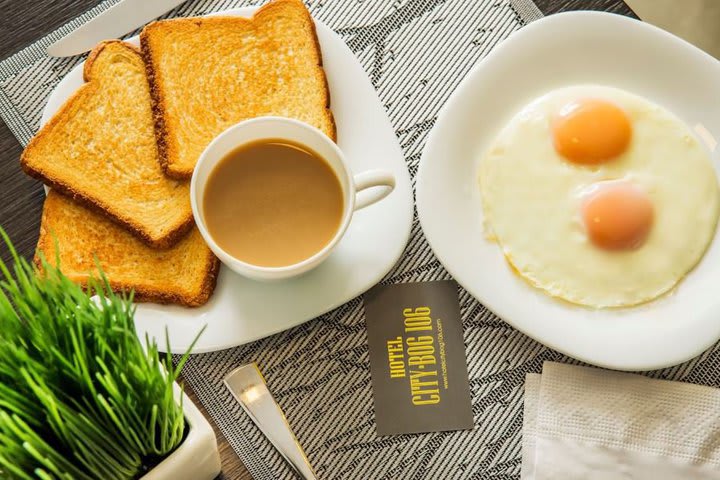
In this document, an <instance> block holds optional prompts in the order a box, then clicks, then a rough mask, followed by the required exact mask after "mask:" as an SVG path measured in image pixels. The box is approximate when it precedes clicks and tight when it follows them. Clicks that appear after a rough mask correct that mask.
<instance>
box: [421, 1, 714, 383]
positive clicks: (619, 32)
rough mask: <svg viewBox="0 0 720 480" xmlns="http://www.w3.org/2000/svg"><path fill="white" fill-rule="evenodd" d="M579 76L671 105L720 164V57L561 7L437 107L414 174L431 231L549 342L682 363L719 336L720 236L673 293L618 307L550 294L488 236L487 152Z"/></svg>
mask: <svg viewBox="0 0 720 480" xmlns="http://www.w3.org/2000/svg"><path fill="white" fill-rule="evenodd" d="M582 84H600V85H607V86H613V87H615V88H621V89H627V90H628V91H631V92H634V93H636V94H638V95H642V96H645V97H646V98H648V99H649V100H651V101H654V102H656V103H658V104H659V105H662V106H664V107H665V108H667V109H668V110H670V111H672V112H674V113H675V114H677V115H678V117H679V118H680V119H681V120H682V121H684V123H685V124H686V125H688V126H689V127H690V128H692V129H693V130H694V131H695V133H697V136H698V138H699V140H701V142H702V143H704V145H705V147H706V149H707V153H708V154H709V155H710V159H711V160H712V162H713V165H714V167H715V170H716V174H717V173H718V172H720V167H719V166H718V165H720V157H719V155H720V150H718V149H716V140H714V139H713V135H715V138H717V135H718V132H720V109H719V108H717V106H716V105H715V104H717V101H715V100H713V99H714V98H716V96H717V95H716V92H717V90H718V86H720V63H718V62H717V61H716V60H715V59H713V58H712V57H710V56H709V55H707V54H706V53H704V52H702V51H701V50H699V49H698V48H696V47H694V46H692V45H690V44H689V43H687V42H685V41H684V40H681V39H679V38H677V37H675V36H673V35H671V34H669V33H667V32H664V31H662V30H660V29H659V28H656V27H653V26H651V25H649V24H646V23H643V22H639V21H636V20H632V19H628V18H625V17H621V16H618V15H612V14H608V13H598V12H571V13H562V14H558V15H552V16H549V17H546V18H545V19H542V20H538V21H537V22H533V23H532V24H530V25H528V26H527V27H524V28H523V29H521V30H519V31H518V32H516V33H514V34H513V35H512V36H510V38H508V39H507V40H506V41H505V42H503V43H502V44H501V45H499V46H498V47H497V48H496V49H495V50H493V52H492V53H491V54H490V55H488V56H487V57H486V58H485V59H484V60H483V61H482V62H481V63H479V64H478V65H477V66H476V67H475V69H474V70H473V71H472V72H470V73H469V74H468V76H467V77H466V78H465V80H464V81H463V82H462V83H461V84H460V85H459V86H458V88H457V89H456V90H455V92H454V93H453V96H452V97H451V98H450V100H448V102H447V104H446V105H445V106H444V108H443V109H442V111H441V112H440V114H439V115H438V119H437V122H436V123H435V126H434V128H433V130H432V132H431V133H430V136H429V138H428V141H427V143H426V146H425V150H424V152H423V157H422V160H421V163H420V168H419V171H418V175H417V207H418V215H419V217H420V222H421V224H422V227H423V231H424V232H425V235H426V236H427V239H428V241H429V243H430V245H431V247H432V249H433V251H434V252H435V254H436V255H437V257H438V259H439V260H440V261H441V262H442V263H443V265H444V266H445V267H446V268H447V270H448V271H449V272H450V273H451V274H452V275H453V277H455V279H456V280H457V281H458V282H459V283H460V284H461V285H462V286H463V287H464V288H465V289H467V290H468V292H470V293H471V294H472V295H473V296H474V297H476V298H477V299H478V300H479V301H480V302H482V303H483V304H484V305H485V306H487V307H488V308H489V309H490V310H492V311H493V312H495V313H496V314H497V315H498V316H500V317H501V318H502V319H503V320H505V321H507V322H508V323H509V324H511V325H512V326H514V327H516V328H517V329H519V330H521V331H522V332H524V333H526V334H527V335H529V336H531V337H533V338H535V339H537V340H538V341H540V342H542V343H544V344H545V345H548V346H549V347H552V348H554V349H556V350H559V351H561V352H563V353H566V354H568V355H570V356H572V357H575V358H577V359H579V360H583V361H585V362H588V363H592V364H595V365H600V366H603V367H608V368H614V369H622V370H650V369H656V368H662V367H666V366H670V365H676V364H678V363H681V362H683V361H685V360H688V359H690V358H692V357H694V356H696V355H699V354H700V353H702V352H703V351H704V350H705V349H706V348H708V347H710V346H711V345H712V344H714V343H715V342H716V341H717V339H718V338H720V321H718V317H719V315H720V301H719V300H718V295H717V285H718V283H719V282H720V268H718V265H720V263H719V262H720V236H718V235H717V233H716V234H715V238H714V240H713V241H712V243H711V245H710V247H709V249H708V250H707V251H706V253H705V256H704V258H703V259H702V260H701V261H700V263H699V264H698V266H697V267H696V268H695V269H694V270H692V271H691V272H690V273H689V274H688V275H687V277H686V278H685V279H684V280H682V281H681V282H680V283H679V285H678V286H677V287H676V288H675V290H674V291H672V292H670V293H669V294H667V295H665V296H662V297H659V298H657V299H655V300H653V301H650V302H649V303H646V304H642V305H639V306H636V307H626V308H616V309H593V308H586V307H581V306H576V305H573V304H570V303H566V302H562V301H560V300H556V299H554V298H551V297H550V296H549V295H547V294H545V293H544V292H542V291H540V290H539V289H536V288H534V287H532V286H530V284H529V283H527V282H525V281H524V280H523V278H521V276H520V275H518V274H516V273H514V272H513V271H512V269H511V267H510V266H509V264H508V262H507V261H506V259H505V257H504V255H503V252H502V250H501V248H500V247H498V245H497V244H496V243H494V242H491V241H489V240H488V239H487V238H486V236H485V231H484V229H483V219H484V218H485V217H484V213H483V204H482V201H481V194H480V187H479V181H478V176H479V175H478V168H479V164H480V159H481V158H482V155H483V153H484V152H485V151H486V150H487V148H488V146H489V145H490V144H491V142H492V140H493V138H494V137H495V136H496V135H497V133H498V132H499V131H500V130H501V128H502V127H503V125H505V124H506V122H508V121H509V120H510V118H512V116H513V115H514V114H515V112H517V111H518V110H519V109H521V108H522V106H523V105H526V104H527V103H528V102H530V101H532V99H534V98H538V97H540V96H541V95H543V94H545V93H547V92H549V91H551V90H554V89H557V88H561V87H565V86H568V85H582ZM478 112H482V115H479V114H478ZM677 181H683V179H677ZM692 214H693V212H688V215H692Z"/></svg>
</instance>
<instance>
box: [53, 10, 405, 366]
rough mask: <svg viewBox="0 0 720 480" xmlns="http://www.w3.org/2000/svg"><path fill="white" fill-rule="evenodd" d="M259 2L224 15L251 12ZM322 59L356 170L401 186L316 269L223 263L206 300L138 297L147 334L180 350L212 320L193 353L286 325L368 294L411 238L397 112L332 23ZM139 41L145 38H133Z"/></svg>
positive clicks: (78, 70)
mask: <svg viewBox="0 0 720 480" xmlns="http://www.w3.org/2000/svg"><path fill="white" fill-rule="evenodd" d="M255 10H256V8H253V7H249V8H239V9H233V10H228V11H225V12H219V13H217V14H216V15H218V14H220V15H239V16H250V15H252V13H253V12H254V11H255ZM315 23H316V26H317V33H318V37H319V39H320V46H321V48H322V55H323V63H324V67H325V72H326V74H327V79H328V84H329V86H330V97H331V102H332V103H331V108H332V110H333V114H334V116H335V121H336V123H337V129H338V145H339V146H340V148H341V149H342V150H343V151H344V152H345V154H346V155H347V158H348V161H349V162H350V164H351V166H352V168H353V170H354V171H355V172H360V171H363V170H367V169H370V168H383V169H389V170H391V171H392V172H393V173H394V174H395V177H396V179H397V186H396V188H395V190H394V191H393V192H392V193H391V194H390V195H389V196H388V197H387V198H386V199H384V200H382V201H381V202H379V203H377V204H376V205H373V206H370V207H368V208H365V209H363V210H361V211H358V212H356V213H355V214H354V216H353V220H352V223H351V224H350V227H349V228H348V230H347V233H346V234H345V237H344V238H343V240H342V241H341V242H340V244H339V245H338V246H337V249H336V251H335V252H334V253H333V254H332V256H330V258H328V259H327V260H326V261H325V263H323V264H322V265H321V266H320V267H318V268H317V269H315V270H313V271H311V272H310V273H308V274H306V275H303V276H302V277H299V278H296V279H293V280H289V281H282V282H274V283H261V282H255V281H251V280H248V279H245V278H243V277H240V276H238V275H236V274H235V273H233V272H231V271H230V270H228V269H227V268H224V267H223V268H221V270H220V276H219V278H218V285H217V289H216V290H215V294H214V295H213V297H212V298H211V300H210V302H208V304H206V305H205V306H203V307H201V308H196V309H189V308H183V307H177V306H163V305H154V304H138V307H137V314H136V316H135V321H136V324H137V328H138V333H139V334H140V335H141V336H144V334H145V333H148V334H149V335H150V336H151V337H155V338H157V340H158V345H159V346H160V347H161V349H162V348H163V347H164V346H165V329H166V328H167V331H168V332H169V336H170V344H171V346H172V351H173V352H174V353H182V352H184V351H185V350H186V349H187V348H188V346H189V345H190V343H191V342H192V340H193V338H194V337H195V335H196V334H197V332H198V331H199V330H200V328H201V327H202V326H203V325H205V324H207V329H206V330H205V332H204V333H203V335H202V336H201V337H200V340H199V341H198V343H197V344H196V345H195V348H194V350H193V351H194V352H197V353H200V352H208V351H213V350H220V349H224V348H228V347H232V346H235V345H240V344H243V343H248V342H251V341H253V340H257V339H259V338H262V337H266V336H268V335H272V334H274V333H277V332H280V331H282V330H286V329H288V328H291V327H294V326H296V325H299V324H301V323H303V322H305V321H307V320H310V319H312V318H314V317H317V316H318V315H321V314H322V313H325V312H327V311H328V310H331V309H333V308H335V307H337V306H339V305H342V304H343V303H345V302H347V301H348V300H350V299H352V298H354V297H356V296H358V295H360V294H362V293H363V292H365V291H366V290H367V289H368V288H370V287H371V286H373V285H375V284H376V283H377V282H378V281H380V279H382V277H384V276H385V275H386V274H387V273H388V272H389V271H390V269H391V268H392V267H393V265H395V263H396V262H397V260H398V259H399V258H400V256H401V255H402V252H403V250H404V248H405V245H406V244H407V241H408V238H409V235H410V227H411V224H412V214H413V204H412V202H413V199H412V189H411V186H410V175H409V174H408V171H407V167H406V164H405V160H404V158H403V153H402V150H401V149H400V145H399V144H398V140H397V137H396V136H395V132H394V131H393V128H392V125H391V124H390V120H389V119H388V117H387V115H386V113H385V111H384V110H383V108H382V105H381V104H380V100H379V99H378V97H377V94H376V93H375V89H374V88H373V86H372V84H371V83H370V80H369V79H368V77H367V75H366V74H365V71H364V70H363V68H362V66H361V65H360V63H359V62H358V60H357V59H356V58H355V55H354V54H353V53H352V52H351V51H350V49H349V48H348V47H347V46H346V45H345V42H343V40H342V39H341V38H340V37H339V36H337V35H336V34H335V33H334V32H333V31H332V30H331V29H330V28H329V27H327V26H326V25H324V24H323V23H321V22H319V21H316V22H315ZM128 41H129V42H130V43H133V44H135V45H139V40H138V37H133V38H131V39H130V40H128ZM82 68H83V65H82V64H80V65H78V66H77V67H75V68H74V69H73V70H72V71H71V72H70V73H69V74H68V75H67V76H66V77H65V78H64V79H63V80H62V81H61V82H60V83H59V84H58V86H57V87H56V88H55V90H54V91H53V93H52V94H51V96H50V98H49V100H48V103H47V106H46V107H45V111H44V112H43V117H42V123H45V122H46V121H47V120H48V119H49V118H50V117H51V116H52V115H53V114H54V113H55V112H56V111H57V109H58V108H59V107H60V106H61V105H62V104H63V102H64V101H65V100H66V99H67V98H68V97H69V96H70V95H71V94H72V93H73V92H74V91H75V90H76V89H77V88H78V87H79V86H80V85H82V83H83V80H82Z"/></svg>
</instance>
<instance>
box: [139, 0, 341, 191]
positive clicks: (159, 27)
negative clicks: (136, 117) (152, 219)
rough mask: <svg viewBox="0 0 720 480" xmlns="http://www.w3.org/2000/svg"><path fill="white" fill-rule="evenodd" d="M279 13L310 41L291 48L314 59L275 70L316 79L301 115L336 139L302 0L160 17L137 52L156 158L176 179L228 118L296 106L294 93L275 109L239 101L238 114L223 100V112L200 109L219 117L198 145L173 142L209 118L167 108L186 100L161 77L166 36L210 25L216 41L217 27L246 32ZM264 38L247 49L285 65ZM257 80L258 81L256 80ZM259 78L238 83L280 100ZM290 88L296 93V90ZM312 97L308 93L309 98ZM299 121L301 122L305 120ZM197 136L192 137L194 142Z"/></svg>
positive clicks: (183, 175)
mask: <svg viewBox="0 0 720 480" xmlns="http://www.w3.org/2000/svg"><path fill="white" fill-rule="evenodd" d="M283 18H292V19H294V21H296V23H298V24H300V25H301V27H298V28H299V31H294V32H291V33H288V35H292V36H293V37H298V36H299V37H301V40H302V39H307V40H311V41H310V42H309V45H308V48H306V51H302V52H296V54H297V55H298V56H300V55H302V58H305V59H308V58H313V59H315V60H314V62H315V64H314V70H313V71H309V72H308V71H303V72H296V71H283V72H281V73H278V75H286V76H287V78H295V76H307V78H308V82H316V84H315V85H314V87H313V89H314V90H316V91H314V92H312V93H313V94H314V95H315V96H316V97H317V98H318V100H317V102H315V103H314V104H313V105H306V106H305V108H307V109H312V110H313V112H312V113H310V112H307V111H306V114H307V116H308V117H309V116H313V115H314V116H315V117H316V118H315V121H314V122H308V123H315V126H316V127H318V128H320V129H321V130H323V131H324V132H325V133H326V134H327V135H328V136H329V137H330V138H332V139H333V140H334V141H335V140H337V128H336V125H335V120H334V118H333V115H332V112H331V111H330V108H329V107H330V91H329V88H328V83H327V77H326V76H325V73H324V70H323V69H322V52H321V49H320V43H319V41H318V37H317V32H316V28H315V22H314V21H313V20H312V17H311V16H310V13H309V12H308V11H307V9H306V8H305V5H304V4H303V3H302V1H301V0H272V1H270V2H269V3H267V4H265V5H264V6H262V7H261V8H260V9H258V10H257V11H256V12H255V14H254V15H253V16H252V17H251V18H242V17H197V18H178V19H170V20H161V21H158V22H153V23H151V24H149V25H147V26H146V27H145V28H144V29H143V31H142V33H141V34H140V43H141V51H142V55H143V58H144V60H145V68H146V70H147V76H148V80H149V82H150V95H151V98H152V103H153V119H154V122H155V135H156V141H157V145H158V150H159V154H160V161H161V164H162V165H163V168H164V170H165V173H166V174H167V175H168V176H169V177H172V178H178V179H187V178H190V177H191V176H192V172H193V168H194V165H195V162H196V161H197V158H198V156H199V155H200V153H201V152H202V148H204V147H205V146H207V143H209V142H210V140H212V138H214V137H215V136H217V135H219V134H220V133H221V132H222V131H223V130H224V129H225V128H227V127H229V126H231V125H233V124H234V123H237V122H239V121H241V120H244V119H247V118H252V117H255V116H259V115H285V116H294V115H293V114H292V113H287V114H285V112H284V111H283V110H292V109H297V108H302V107H297V106H296V105H295V103H296V101H297V98H285V99H284V100H285V103H284V104H283V105H282V108H281V107H280V106H278V105H276V106H275V108H269V109H263V108H260V107H259V106H258V105H253V104H249V105H243V111H242V113H238V112H237V111H234V110H233V109H234V107H233V106H232V105H229V106H228V108H226V109H225V110H226V111H217V110H213V109H210V110H209V111H207V112H202V114H205V115H206V116H217V117H223V120H222V121H218V122H216V123H217V124H218V125H215V126H214V127H213V128H211V127H208V128H209V130H210V132H203V133H204V138H202V140H204V141H205V143H204V145H202V148H200V147H199V146H197V145H187V142H185V143H184V144H182V145H181V144H180V143H181V142H179V140H178V135H179V132H180V131H181V130H182V129H183V128H187V127H186V124H188V123H192V121H197V123H201V122H203V121H205V122H206V123H207V122H208V121H209V120H208V119H207V118H202V114H196V115H193V114H192V111H190V110H189V109H188V110H186V111H183V112H182V115H183V117H184V118H182V120H181V119H180V118H178V115H177V114H174V113H173V112H172V110H173V109H172V108H171V104H173V105H175V107H176V110H177V105H178V103H179V102H186V100H185V99H181V100H178V97H182V96H183V95H182V94H179V93H178V91H177V87H176V86H175V87H174V86H173V85H170V84H172V83H173V82H171V81H167V80H166V79H165V78H164V77H163V76H164V75H165V73H166V72H165V70H167V68H170V67H167V68H164V63H163V62H164V60H166V59H167V58H168V57H167V56H168V55H170V56H172V55H174V54H175V53H174V52H173V53H170V54H168V53H167V51H166V50H167V48H170V47H172V44H173V42H174V40H172V41H167V42H166V36H167V35H174V34H187V38H193V37H194V36H195V35H196V34H197V32H202V30H203V29H207V30H208V31H213V30H212V29H215V30H217V31H219V32H220V34H219V35H218V39H217V40H218V42H222V40H223V39H224V36H223V35H222V33H223V31H226V32H236V33H237V32H239V31H242V32H245V31H250V32H251V33H257V31H256V30H253V29H258V28H260V26H262V25H264V24H270V23H272V22H274V21H276V20H278V19H283ZM224 29H226V30H224ZM274 33H276V34H277V35H283V34H286V32H274ZM250 36H251V38H253V37H252V35H250ZM261 37H262V36H261ZM266 40H267V38H266V37H262V38H253V41H255V42H256V43H257V45H256V46H255V47H254V50H253V52H254V53H255V54H256V55H259V54H258V52H260V53H262V55H261V56H262V58H263V59H264V60H265V64H264V66H265V67H267V62H268V61H269V62H270V64H271V66H275V67H277V68H278V69H282V68H284V67H286V66H285V64H284V63H283V61H282V60H281V58H280V57H278V58H275V57H272V56H273V55H277V54H276V52H274V51H272V50H271V49H269V47H268V44H267V41H266ZM228 41H230V40H228ZM207 48H209V49H212V46H209V47H207ZM242 48H247V47H245V46H244V45H243V44H240V45H238V47H237V50H241V49H242ZM182 55H188V57H187V58H186V57H183V58H182V59H185V60H187V59H189V58H190V57H192V56H195V55H203V53H202V52H200V51H197V52H196V51H193V52H192V54H190V53H184V54H182ZM268 57H271V58H270V60H267V58H268ZM229 67H232V68H235V67H237V68H238V69H240V70H241V76H243V75H244V73H247V72H249V71H251V70H252V69H254V66H253V64H252V63H251V64H248V65H244V64H243V62H242V61H238V62H236V63H234V64H232V65H230V66H229ZM223 68H225V69H232V68H228V65H225V66H223V65H221V66H220V67H219V68H218V69H217V70H220V71H222V69H223ZM286 68H292V67H286ZM242 69H245V70H242ZM243 72H244V73H243ZM207 73H208V72H194V71H189V72H185V71H182V70H181V71H175V72H173V75H172V78H173V79H174V78H175V77H178V76H182V75H187V76H195V75H204V74H207ZM276 73H277V72H276ZM168 78H170V76H168ZM221 80H225V79H221ZM272 81H273V79H267V81H266V82H265V83H268V84H269V85H271V83H272ZM175 83H176V82H175ZM236 83H237V84H238V85H239V84H240V80H236ZM257 83H260V85H257ZM262 83H263V82H255V84H251V83H248V84H243V87H245V86H246V85H247V88H255V89H258V92H257V95H254V98H255V99H267V98H276V99H277V100H278V103H279V104H281V103H282V102H280V100H281V98H282V96H283V95H284V93H283V92H279V93H278V92H276V91H275V90H273V89H272V88H274V87H272V85H271V87H272V88H270V87H268V85H264V84H262ZM217 88H219V89H221V88H223V87H222V85H218V86H217ZM262 88H266V90H262ZM268 89H269V91H268ZM180 90H182V88H180ZM292 93H295V94H297V93H298V92H292ZM203 94H207V92H203ZM296 96H297V95H296ZM315 96H314V97H313V98H315ZM229 103H232V102H229ZM255 103H257V104H260V103H262V101H259V100H258V101H257V102H255ZM233 111H234V113H233ZM225 114H227V115H228V116H229V118H227V119H225V118H224V116H225ZM187 117H190V118H191V120H192V121H188V120H187ZM318 117H319V118H318ZM301 120H302V118H301ZM305 120H306V121H307V119H305ZM181 127H182V128H181ZM199 141H200V140H198V142H199Z"/></svg>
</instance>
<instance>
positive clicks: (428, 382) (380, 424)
mask: <svg viewBox="0 0 720 480" xmlns="http://www.w3.org/2000/svg"><path fill="white" fill-rule="evenodd" d="M365 313H366V321H367V330H368V343H369V346H370V372H371V375H372V386H373V398H374V401H375V421H376V423H377V433H378V435H395V434H401V433H421V432H439V431H445V430H464V429H471V428H473V416H472V405H471V403H470V387H469V385H468V374H467V365H466V363H465V344H464V342H463V332H462V321H461V319H460V305H459V303H458V287H457V284H456V283H455V282H453V281H449V280H444V281H437V282H421V283H402V284H398V285H378V286H376V287H374V288H373V289H371V290H370V291H368V292H367V293H366V294H365Z"/></svg>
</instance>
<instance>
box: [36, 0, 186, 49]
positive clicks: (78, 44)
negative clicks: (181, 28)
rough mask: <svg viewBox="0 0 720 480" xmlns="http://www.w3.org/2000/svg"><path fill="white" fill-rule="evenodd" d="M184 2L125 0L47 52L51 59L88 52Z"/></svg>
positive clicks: (52, 46) (67, 36) (173, 0)
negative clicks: (98, 44) (102, 41)
mask: <svg viewBox="0 0 720 480" xmlns="http://www.w3.org/2000/svg"><path fill="white" fill-rule="evenodd" d="M184 1H185V0H122V1H121V2H119V3H117V4H115V5H113V6H112V7H110V8H108V9H107V10H105V11H104V12H102V13H101V14H100V15H98V16H97V17H95V18H93V19H92V20H90V21H89V22H87V23H84V24H82V25H80V26H79V27H78V28H76V29H75V30H73V31H72V32H70V33H68V34H67V35H65V36H64V37H63V38H61V39H60V40H58V41H57V42H55V43H53V44H52V45H50V46H49V47H48V49H47V53H48V55H50V56H51V57H70V56H73V55H79V54H81V53H85V52H87V51H88V50H90V49H92V48H93V47H94V46H95V45H97V43H98V42H100V41H101V40H107V39H111V38H118V37H120V36H122V35H124V34H126V33H128V32H131V31H133V30H135V29H136V28H138V27H140V26H142V25H144V24H146V23H148V22H149V21H150V20H154V19H155V18H157V17H159V16H160V15H162V14H163V13H165V12H168V11H170V10H172V9H173V8H175V7H177V6H178V5H180V4H181V3H183V2H184Z"/></svg>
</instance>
